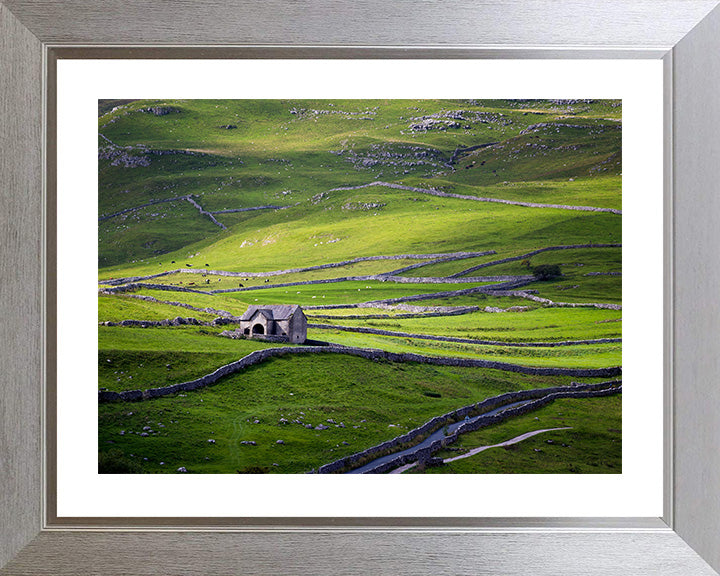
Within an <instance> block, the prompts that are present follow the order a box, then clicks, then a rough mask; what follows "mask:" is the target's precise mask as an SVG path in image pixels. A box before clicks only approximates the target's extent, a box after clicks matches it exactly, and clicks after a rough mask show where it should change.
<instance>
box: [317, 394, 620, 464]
mask: <svg viewBox="0 0 720 576" xmlns="http://www.w3.org/2000/svg"><path fill="white" fill-rule="evenodd" d="M621 391H622V387H621V381H620V380H615V381H610V382H601V383H598V384H574V385H573V386H572V387H567V386H562V387H555V388H539V389H535V390H522V391H518V392H509V393H506V394H501V395H500V396H494V397H493V398H488V399H486V400H483V401H482V402H478V403H476V404H470V405H468V406H463V407H462V408H458V409H457V410H453V411H451V412H447V413H446V414H443V415H441V416H436V417H435V418H432V419H431V420H428V421H427V422H426V423H425V424H423V425H422V426H420V427H418V428H415V429H414V430H411V431H410V432H408V433H406V434H403V435H401V436H397V437H395V438H393V439H392V440H388V441H387V442H383V443H382V444H378V445H376V446H372V447H371V448H368V449H367V450H363V451H361V452H357V453H355V454H352V455H350V456H346V457H344V458H340V459H339V460H336V461H334V462H331V463H329V464H326V465H324V466H321V467H320V468H318V470H317V473H318V474H336V473H340V472H346V471H348V470H351V469H353V468H357V467H359V466H361V465H366V463H367V462H368V461H371V460H372V459H375V458H379V457H381V456H384V455H386V454H388V453H389V452H392V451H394V450H396V449H397V448H398V447H402V446H403V445H406V444H411V443H413V442H415V441H417V440H418V439H419V438H421V437H423V436H427V435H429V434H431V433H433V432H435V431H436V430H438V429H440V428H442V427H443V426H445V425H447V424H452V423H455V422H458V421H460V420H462V419H464V418H465V417H466V416H470V415H474V414H482V413H483V412H489V411H492V410H494V409H496V408H500V407H502V406H505V405H509V404H513V403H515V402H521V401H524V400H531V402H528V403H527V404H523V405H522V406H517V407H513V408H508V409H507V410H504V411H503V412H502V413H498V414H493V415H491V416H487V417H484V418H478V419H476V420H475V421H473V422H468V423H464V424H462V425H460V426H459V427H458V428H457V430H455V432H453V433H452V434H450V435H448V436H446V437H445V438H443V439H442V440H439V441H436V442H433V443H432V444H431V445H430V446H428V447H425V448H419V449H418V450H417V451H415V452H413V453H411V454H404V455H398V457H397V458H393V459H391V460H389V461H387V462H384V463H381V464H378V466H377V467H375V468H372V469H371V470H370V471H369V472H367V473H370V474H382V473H385V472H389V471H390V470H393V469H395V468H397V467H399V466H402V465H404V464H409V463H411V462H415V461H418V460H420V461H422V460H427V459H428V458H430V457H431V455H432V454H433V453H435V452H437V451H438V450H440V449H442V448H443V447H445V446H446V445H448V444H452V443H454V442H456V441H457V438H458V437H459V436H460V435H461V434H464V433H466V432H472V431H475V430H479V429H480V428H484V427H487V426H491V425H493V424H499V423H501V422H504V421H505V420H508V419H510V418H514V417H516V416H520V415H523V414H527V413H528V412H532V411H533V410H536V409H538V408H541V407H542V406H545V405H547V404H549V403H550V402H552V401H553V400H556V399H558V398H589V397H598V396H609V395H613V394H619V393H620V392H621Z"/></svg>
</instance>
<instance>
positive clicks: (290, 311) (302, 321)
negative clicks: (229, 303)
mask: <svg viewBox="0 0 720 576" xmlns="http://www.w3.org/2000/svg"><path fill="white" fill-rule="evenodd" d="M239 331H240V333H241V334H243V335H244V336H248V337H250V338H254V337H262V338H267V339H268V340H277V341H287V342H293V343H294V344H302V343H303V342H305V339H306V338H307V318H306V317H305V314H304V313H303V311H302V308H300V306H298V305H296V304H292V305H286V304H270V305H267V306H254V305H253V306H250V307H248V309H247V311H246V312H245V314H243V315H242V317H241V318H240V329H239Z"/></svg>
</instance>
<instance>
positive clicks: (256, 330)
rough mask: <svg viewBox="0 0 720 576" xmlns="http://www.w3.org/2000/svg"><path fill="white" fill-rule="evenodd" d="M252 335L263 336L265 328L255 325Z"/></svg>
mask: <svg viewBox="0 0 720 576" xmlns="http://www.w3.org/2000/svg"><path fill="white" fill-rule="evenodd" d="M253 334H265V327H264V326H263V325H262V324H255V326H253Z"/></svg>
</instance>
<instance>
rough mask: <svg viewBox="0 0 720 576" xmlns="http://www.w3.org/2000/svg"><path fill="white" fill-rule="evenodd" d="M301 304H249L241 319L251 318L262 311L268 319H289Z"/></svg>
mask: <svg viewBox="0 0 720 576" xmlns="http://www.w3.org/2000/svg"><path fill="white" fill-rule="evenodd" d="M299 308H300V306H298V305H297V304H267V305H264V306H255V305H252V306H248V309H247V311H246V312H245V314H243V315H242V316H241V318H240V320H251V319H252V317H253V316H255V313H256V312H260V314H262V315H263V316H265V317H266V318H267V319H268V320H287V319H288V318H290V316H292V315H293V314H294V313H295V311H296V310H298V309H299Z"/></svg>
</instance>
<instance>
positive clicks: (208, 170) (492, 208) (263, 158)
mask: <svg viewBox="0 0 720 576" xmlns="http://www.w3.org/2000/svg"><path fill="white" fill-rule="evenodd" d="M98 115H99V117H98V131H99V136H98V146H99V160H98V166H99V189H98V205H99V213H98V217H99V223H98V234H99V236H98V240H99V245H98V248H99V256H98V281H99V285H98V287H99V291H100V293H99V299H98V309H99V317H98V321H99V322H120V321H122V320H146V321H159V320H164V319H173V318H176V317H178V316H181V317H194V318H196V319H197V320H199V321H201V322H204V323H212V321H213V320H214V319H215V318H216V317H217V316H218V315H223V314H224V312H228V313H230V314H232V315H234V316H240V315H242V314H243V313H244V312H245V311H246V310H247V308H248V306H250V305H263V304H298V305H300V306H302V307H303V308H304V309H305V314H306V315H307V317H308V322H310V323H311V324H327V325H330V326H349V327H358V328H369V329H374V330H386V331H391V332H402V333H408V334H417V335H425V336H428V337H430V338H417V337H412V336H398V335H381V334H372V333H357V332H350V331H345V330H340V329H336V328H329V329H321V328H312V327H311V328H309V329H308V339H309V340H312V341H322V342H328V343H332V344H337V345H346V346H356V347H362V348H378V349H382V350H386V351H391V352H400V353H404V352H414V353H418V354H423V355H429V356H446V357H457V358H477V359H487V360H498V361H502V362H510V363H515V364H521V365H524V366H537V367H557V368H604V367H614V366H620V365H621V364H622V344H621V343H620V342H612V343H602V344H600V343H594V344H573V345H569V346H561V347H541V346H531V347H516V346H509V345H504V344H500V343H527V342H558V341H577V340H596V339H601V338H621V336H622V311H621V309H599V308H592V307H585V308H567V307H565V308H562V307H550V306H548V305H546V304H543V303H541V302H536V301H533V300H530V299H527V298H526V297H523V295H522V294H520V295H518V294H514V295H513V294H509V293H499V294H492V293H489V294H486V293H478V292H475V293H470V294H467V293H464V294H463V293H458V292H459V291H462V290H466V289H470V288H478V287H482V288H483V290H488V289H491V288H488V287H489V286H491V285H492V284H497V283H498V282H499V281H492V282H491V281H482V280H481V281H474V280H472V278H473V277H476V276H504V277H505V276H507V277H526V278H527V277H530V276H533V275H536V276H537V277H536V278H535V279H534V280H518V283H517V287H516V288H513V290H516V291H517V290H519V291H529V292H531V293H533V294H537V296H539V297H541V298H546V299H550V300H552V301H554V302H561V303H569V304H573V303H574V304H592V303H600V304H613V305H621V304H622V276H621V274H620V273H621V271H622V250H621V248H583V249H572V250H561V251H553V252H543V253H541V254H537V255H534V256H532V257H529V258H523V259H520V260H517V261H513V262H509V263H504V264H495V265H492V266H487V267H483V268H480V269H479V270H477V271H474V272H469V273H468V274H466V275H465V276H462V277H461V278H462V279H463V280H465V281H461V282H457V283H456V282H450V281H449V280H448V279H447V277H448V276H451V275H458V274H461V273H462V272H463V271H465V270H468V269H469V268H471V267H473V266H477V265H479V264H484V263H488V262H493V261H496V260H499V259H503V258H507V257H514V256H519V255H522V254H525V253H527V252H531V251H534V250H537V249H541V248H546V247H549V246H559V245H574V244H615V243H620V242H621V241H622V216H621V214H615V213H609V212H603V211H592V210H570V209H565V208H562V207H547V206H546V207H527V206H519V205H512V204H503V203H496V202H486V201H482V199H486V198H490V199H497V200H506V201H511V202H530V203H536V204H552V205H561V206H571V207H573V206H574V207H578V206H579V207H590V208H601V209H607V208H611V209H615V210H620V209H622V193H621V184H622V183H621V179H622V154H621V140H622V123H621V117H622V107H621V105H620V102H619V101H612V100H577V101H550V100H522V101H520V100H517V101H516V100H332V101H330V100H108V101H100V102H99V106H98ZM375 182H380V183H381V184H377V185H372V186H366V185H368V184H371V183H375ZM383 183H384V184H383ZM387 184H391V185H393V186H394V185H400V186H406V187H414V188H416V189H417V190H408V189H398V188H395V187H393V186H388V185H387ZM358 186H359V187H360V188H356V189H348V188H352V187H358ZM437 194H459V195H464V196H468V197H469V198H462V199H461V198H455V197H451V196H442V195H440V196H438V195H437ZM248 208H253V210H247V209H248ZM279 208H281V209H279ZM232 210H235V212H228V211H232ZM241 210H245V211H241ZM488 251H493V252H494V253H493V254H488V255H484V256H473V255H472V254H470V255H469V257H466V258H461V259H451V260H446V261H442V262H434V261H433V259H428V258H418V256H421V255H427V254H438V255H450V254H454V253H458V252H467V253H478V252H488ZM375 256H398V258H397V259H383V260H371V261H363V262H355V263H350V264H343V265H338V266H333V267H327V268H323V269H320V270H304V271H292V270H293V269H297V268H307V267H313V266H324V265H327V264H335V263H340V262H345V261H347V260H353V259H356V258H366V257H375ZM418 264H422V265H421V266H419V267H416V268H413V269H411V270H407V271H402V272H400V274H401V275H403V276H405V277H408V278H433V279H436V280H435V281H432V282H431V281H423V282H412V283H408V282H395V281H391V280H385V279H372V280H344V279H345V278H348V277H357V276H371V275H379V274H380V275H381V274H388V273H390V272H393V271H395V270H399V269H403V268H405V267H407V266H414V265H418ZM543 266H545V267H546V268H547V267H550V268H552V269H553V270H554V272H553V273H552V274H551V277H550V278H545V279H541V278H540V276H538V274H539V272H538V271H537V270H541V268H538V267H543ZM173 270H179V271H180V272H175V273H172V274H168V275H165V276H162V277H159V278H149V279H142V280H140V282H141V283H145V284H163V285H166V286H169V287H171V288H176V289H178V288H184V289H187V288H189V289H192V290H199V291H203V292H208V293H196V292H184V291H176V290H175V289H170V290H160V289H156V288H152V286H149V287H148V286H146V287H139V288H135V289H132V290H131V291H130V292H129V293H127V294H125V293H112V289H110V290H109V291H105V289H108V288H111V285H110V284H108V283H107V282H108V281H109V280H116V279H119V278H130V277H136V276H141V277H142V276H150V275H154V274H159V273H163V272H166V271H173ZM190 270H192V271H197V273H190V272H189V271H190ZM210 271H227V272H235V273H247V275H246V276H244V275H242V274H241V275H240V276H238V277H229V276H222V275H217V274H212V273H208V272H210ZM270 271H281V272H282V273H280V274H277V275H273V276H271V277H253V276H252V274H253V273H258V272H270ZM468 279H470V281H469V282H468V281H467V280H468ZM327 280H336V281H334V282H318V281H327ZM308 281H310V282H316V283H313V284H308V285H294V286H277V287H272V286H273V285H276V284H286V283H297V282H308ZM239 288H253V289H251V290H242V291H233V292H219V291H223V290H237V289H239ZM211 292H212V293H211ZM418 295H422V296H425V297H426V299H413V298H412V297H414V296H418ZM133 296H141V297H152V299H154V300H145V299H140V298H134V297H133ZM397 299H400V301H399V302H398V301H396V300H397ZM378 301H381V302H380V303H378ZM367 303H370V304H367ZM188 306H190V307H192V308H188ZM458 306H459V307H467V306H474V307H477V308H478V309H477V310H476V311H472V312H470V313H463V314H460V315H453V314H454V311H453V310H449V309H448V308H447V307H458ZM193 308H196V309H193ZM507 309H510V311H502V310H507ZM214 310H216V311H223V312H214ZM463 312H468V311H466V310H465V311H463ZM407 315H410V317H403V316H407ZM321 316H331V317H330V318H321ZM377 316H382V317H379V318H378V317H377ZM235 327H236V326H234V325H229V326H222V327H216V326H164V327H152V328H150V327H148V328H139V327H128V326H99V329H98V365H99V376H98V387H99V388H100V389H106V390H109V391H125V390H136V389H140V390H143V389H147V388H152V387H158V386H166V385H170V384H175V383H179V382H184V381H188V380H192V379H195V378H198V377H200V376H203V375H205V374H208V373H210V372H213V371H214V370H215V369H217V368H218V367H220V366H222V365H224V364H227V363H229V362H232V361H234V360H237V359H239V358H242V357H243V356H245V355H247V354H249V353H250V352H252V351H254V350H258V349H262V348H266V347H271V346H279V345H282V344H280V343H271V342H267V341H262V340H255V339H229V338H226V337H223V336H221V335H220V334H221V333H222V332H223V331H224V330H227V329H234V328H235ZM432 337H452V338H462V339H472V340H490V341H494V342H499V344H491V345H490V344H477V343H462V342H448V341H440V340H437V339H432ZM583 381H585V379H584V380H583ZM588 381H590V380H588ZM569 383H570V382H569V379H567V378H558V377H543V378H540V377H530V376H525V375H519V374H512V373H508V372H499V371H492V370H485V369H478V368H442V367H433V366H428V365H415V364H401V363H388V362H372V361H368V360H363V359H361V358H356V357H350V356H339V355H334V354H322V355H319V356H312V357H310V356H305V355H299V356H297V357H292V358H289V357H282V358H276V359H273V360H270V361H267V362H263V363H261V364H257V365H255V366H252V367H250V368H248V369H246V370H244V371H242V372H240V373H237V374H235V375H233V376H228V377H226V378H224V379H222V380H221V381H220V382H218V383H217V384H215V385H214V386H211V387H208V388H204V389H201V390H196V391H194V392H188V393H186V394H176V395H174V396H168V397H163V398H160V399H156V400H150V401H144V402H139V403H117V404H100V405H99V429H100V436H99V442H100V443H99V446H100V461H99V462H100V470H101V471H104V472H113V471H115V472H142V473H169V472H176V471H177V469H178V468H180V467H185V468H186V469H187V470H188V472H195V473H236V472H241V473H264V472H271V473H300V472H307V471H309V470H311V469H312V468H316V467H318V466H320V465H322V464H324V463H327V462H330V461H332V460H335V459H336V458H339V457H340V456H342V455H346V454H351V453H353V452H356V451H359V450H362V449H364V448H368V447H370V446H372V445H374V444H377V443H379V442H382V441H384V440H386V439H389V438H392V437H394V436H396V435H398V434H400V433H402V432H403V431H407V430H408V429H411V428H413V427H415V426H418V425H419V424H422V422H424V421H426V420H427V419H429V418H431V417H433V416H437V415H439V414H441V413H443V412H446V411H448V410H452V409H454V408H457V407H460V406H463V405H465V404H468V403H470V402H476V401H479V400H482V399H483V398H486V397H488V396H492V395H495V394H499V393H501V392H503V391H510V390H517V389H523V388H531V387H538V386H553V385H558V384H569ZM563 402H565V403H566V404H567V405H568V406H572V409H571V408H567V409H566V412H567V414H568V415H571V416H568V417H567V418H568V421H570V420H572V422H573V423H574V424H571V425H573V430H572V431H565V432H562V433H555V432H553V433H548V436H547V439H551V438H555V436H551V434H557V436H556V437H557V438H560V439H564V440H562V441H561V444H562V443H563V442H564V443H566V444H570V443H572V442H570V441H569V440H568V439H572V440H573V442H574V444H573V445H574V446H578V447H579V446H581V445H582V446H583V447H587V449H585V448H583V450H577V451H572V450H566V451H565V452H562V454H563V456H562V457H561V456H559V455H558V454H555V453H554V452H553V453H552V454H550V453H549V450H550V449H549V448H544V451H543V452H542V453H539V452H534V451H533V452H532V453H527V450H526V446H528V447H529V446H536V444H537V443H538V442H540V443H542V442H545V440H546V438H545V436H542V435H541V436H538V437H537V438H533V439H530V440H528V441H526V442H524V443H522V444H519V445H518V446H517V447H513V448H512V449H507V450H504V449H497V450H495V449H494V450H490V451H488V452H487V455H486V456H484V454H485V453H483V455H478V456H477V457H471V458H467V459H465V460H459V461H458V462H457V463H453V464H452V465H448V466H444V467H440V468H433V469H428V470H427V471H431V472H433V473H437V472H448V473H454V472H462V473H487V472H494V471H502V472H583V473H584V472H592V471H593V468H597V469H598V470H600V471H602V472H619V471H620V469H621V463H620V461H619V456H618V455H617V450H618V448H617V446H619V442H620V432H619V430H620V424H619V414H620V399H619V398H617V399H596V400H592V401H585V400H577V401H563ZM557 405H558V406H559V405H560V404H559V403H558V404H557ZM554 406H555V404H553V405H552V406H550V407H547V408H545V409H543V410H545V411H546V410H552V409H554V408H553V407H554ZM548 414H550V412H548ZM598 414H604V415H605V416H607V418H608V419H609V420H612V419H615V420H618V421H617V422H616V423H614V424H613V425H612V426H611V427H610V428H612V429H613V430H617V432H613V433H603V431H602V430H601V428H602V425H601V423H600V422H599V419H598ZM300 416H302V417H303V418H302V419H301V418H300ZM543 417H544V416H543ZM283 418H284V419H286V420H288V421H289V422H290V423H288V424H283V423H281V419H283ZM533 418H534V416H533ZM548 418H549V416H548ZM328 419H331V420H334V421H335V423H328V422H327V420H328ZM256 420H257V421H258V422H257V423H255V421H256ZM293 420H300V421H303V422H307V423H311V424H313V426H312V428H306V427H305V426H304V425H301V424H297V423H292V421H293ZM609 420H608V421H609ZM613 421H614V420H613ZM323 422H324V423H325V424H327V425H328V426H329V428H328V429H327V430H316V429H315V426H317V425H318V424H321V423H323ZM340 422H343V426H344V427H341V426H340V425H339V423H340ZM535 422H536V421H535V420H532V419H528V418H525V417H523V418H518V419H515V420H512V421H509V422H506V423H505V424H503V425H501V426H498V427H496V428H497V430H495V431H493V430H492V429H488V430H486V431H482V432H478V433H477V437H475V436H473V435H468V436H467V442H468V444H467V445H468V446H471V445H472V443H473V442H475V443H477V442H482V441H485V440H486V439H487V438H489V437H490V436H492V435H493V434H495V435H496V436H492V437H493V438H495V437H498V438H499V437H501V436H503V435H507V434H512V433H514V432H515V431H518V430H521V431H528V430H529V429H531V428H532V426H533V425H534V423H535ZM161 424H162V425H161ZM336 424H337V426H336ZM145 427H149V428H148V429H149V430H151V431H152V432H148V431H147V430H143V429H144V428H145ZM121 431H124V432H123V433H122V434H121ZM143 432H145V433H146V434H147V436H141V434H142V433H143ZM482 434H486V436H482ZM573 434H575V435H576V436H572V435H573ZM578 434H584V436H582V437H580V436H577V435H578ZM488 435H489V436H488ZM503 439H507V438H503ZM208 440H215V442H214V443H212V442H208ZM277 440H282V441H283V443H277ZM566 440H568V441H566ZM243 441H246V442H250V441H252V442H256V445H251V444H242V442H243ZM463 441H465V439H463ZM457 446H458V447H460V448H463V445H461V444H458V445H457ZM548 446H549V445H548ZM554 448H555V445H554V444H553V450H554ZM603 451H606V452H607V453H608V454H612V456H608V458H607V459H605V460H604V459H602V458H599V456H598V455H599V454H600V453H602V452H603ZM580 452H582V454H579V453H580ZM491 453H497V454H496V455H495V456H492V458H495V460H493V461H492V462H493V463H492V464H478V463H480V462H481V461H482V462H484V461H485V460H483V459H487V458H489V457H491ZM538 454H545V455H546V456H542V455H541V456H537V455H538ZM564 455H567V457H566V456H564ZM481 456H482V458H481ZM591 461H596V462H598V464H597V466H595V465H593V464H592V462H591ZM161 462H163V464H160V463H161ZM417 471H418V470H417V469H416V470H415V472H417Z"/></svg>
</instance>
